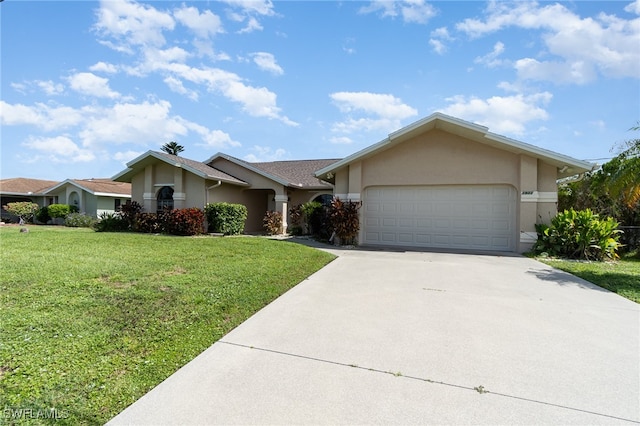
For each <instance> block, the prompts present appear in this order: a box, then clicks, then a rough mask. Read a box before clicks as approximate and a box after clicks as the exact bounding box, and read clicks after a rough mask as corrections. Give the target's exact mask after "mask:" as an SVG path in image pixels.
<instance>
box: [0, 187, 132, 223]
mask: <svg viewBox="0 0 640 426" xmlns="http://www.w3.org/2000/svg"><path fill="white" fill-rule="evenodd" d="M130 199H131V184H130V183H125V182H114V181H112V180H111V179H67V180H64V181H62V182H57V181H52V180H41V179H29V178H9V179H2V180H0V205H1V206H5V205H7V204H8V203H13V202H21V201H29V202H33V203H36V204H38V205H39V206H40V207H45V206H50V205H51V204H69V205H73V206H76V207H78V210H79V211H80V212H84V213H86V214H88V215H90V216H93V217H94V218H97V217H99V216H100V214H101V213H103V212H111V213H113V212H115V211H117V210H118V209H119V208H120V205H121V204H124V203H126V202H127V201H129V200H130ZM2 217H3V218H6V219H10V220H13V221H15V220H17V218H15V217H11V215H9V214H8V213H7V212H6V211H5V210H4V207H3V209H2Z"/></svg>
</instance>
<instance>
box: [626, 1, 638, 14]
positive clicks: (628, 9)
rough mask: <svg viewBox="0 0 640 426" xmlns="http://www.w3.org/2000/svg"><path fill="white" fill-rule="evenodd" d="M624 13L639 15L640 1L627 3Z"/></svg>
mask: <svg viewBox="0 0 640 426" xmlns="http://www.w3.org/2000/svg"><path fill="white" fill-rule="evenodd" d="M624 10H625V12H629V13H635V14H636V15H640V0H635V1H634V2H633V3H629V4H628V5H627V6H626V7H625V8H624Z"/></svg>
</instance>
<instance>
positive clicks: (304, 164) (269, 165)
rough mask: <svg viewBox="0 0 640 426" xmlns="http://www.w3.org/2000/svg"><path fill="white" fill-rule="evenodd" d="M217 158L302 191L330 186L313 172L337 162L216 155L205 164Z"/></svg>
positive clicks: (333, 160) (329, 160) (335, 160)
mask: <svg viewBox="0 0 640 426" xmlns="http://www.w3.org/2000/svg"><path fill="white" fill-rule="evenodd" d="M218 158H223V159H225V160H227V161H230V162H232V163H235V164H237V165H239V166H241V167H244V168H246V169H249V170H251V171H253V172H255V173H258V174H260V175H262V176H264V177H266V178H268V179H271V180H273V181H275V182H278V183H280V184H281V185H285V186H289V187H293V188H304V189H328V188H330V187H331V186H330V185H329V184H328V183H326V182H324V181H322V180H320V179H318V178H317V177H315V174H314V173H315V171H316V170H318V169H320V168H323V167H327V166H330V165H331V164H333V163H335V162H337V161H339V160H338V159H321V160H290V161H268V162H255V163H252V162H248V161H244V160H241V159H239V158H236V157H232V156H231V155H227V154H223V153H221V152H219V153H217V154H216V155H214V156H213V157H211V158H209V159H208V160H207V161H206V163H207V164H211V163H213V162H214V161H215V160H217V159H218Z"/></svg>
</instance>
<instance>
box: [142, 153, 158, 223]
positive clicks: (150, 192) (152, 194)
mask: <svg viewBox="0 0 640 426" xmlns="http://www.w3.org/2000/svg"><path fill="white" fill-rule="evenodd" d="M155 202H156V191H155V190H154V186H153V164H149V165H148V166H146V167H145V168H144V193H143V194H142V207H143V208H144V211H146V212H155V211H156V205H155Z"/></svg>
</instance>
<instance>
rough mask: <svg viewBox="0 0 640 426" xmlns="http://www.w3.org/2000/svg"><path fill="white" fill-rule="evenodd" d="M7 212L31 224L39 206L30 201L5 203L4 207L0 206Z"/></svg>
mask: <svg viewBox="0 0 640 426" xmlns="http://www.w3.org/2000/svg"><path fill="white" fill-rule="evenodd" d="M2 208H3V209H5V210H6V211H7V212H9V213H10V214H12V215H14V216H18V217H19V218H20V219H21V220H23V221H25V222H33V215H34V214H35V213H36V211H37V210H38V208H39V206H38V205H37V204H36V203H32V202H31V201H18V202H15V203H7V205H6V206H2Z"/></svg>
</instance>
